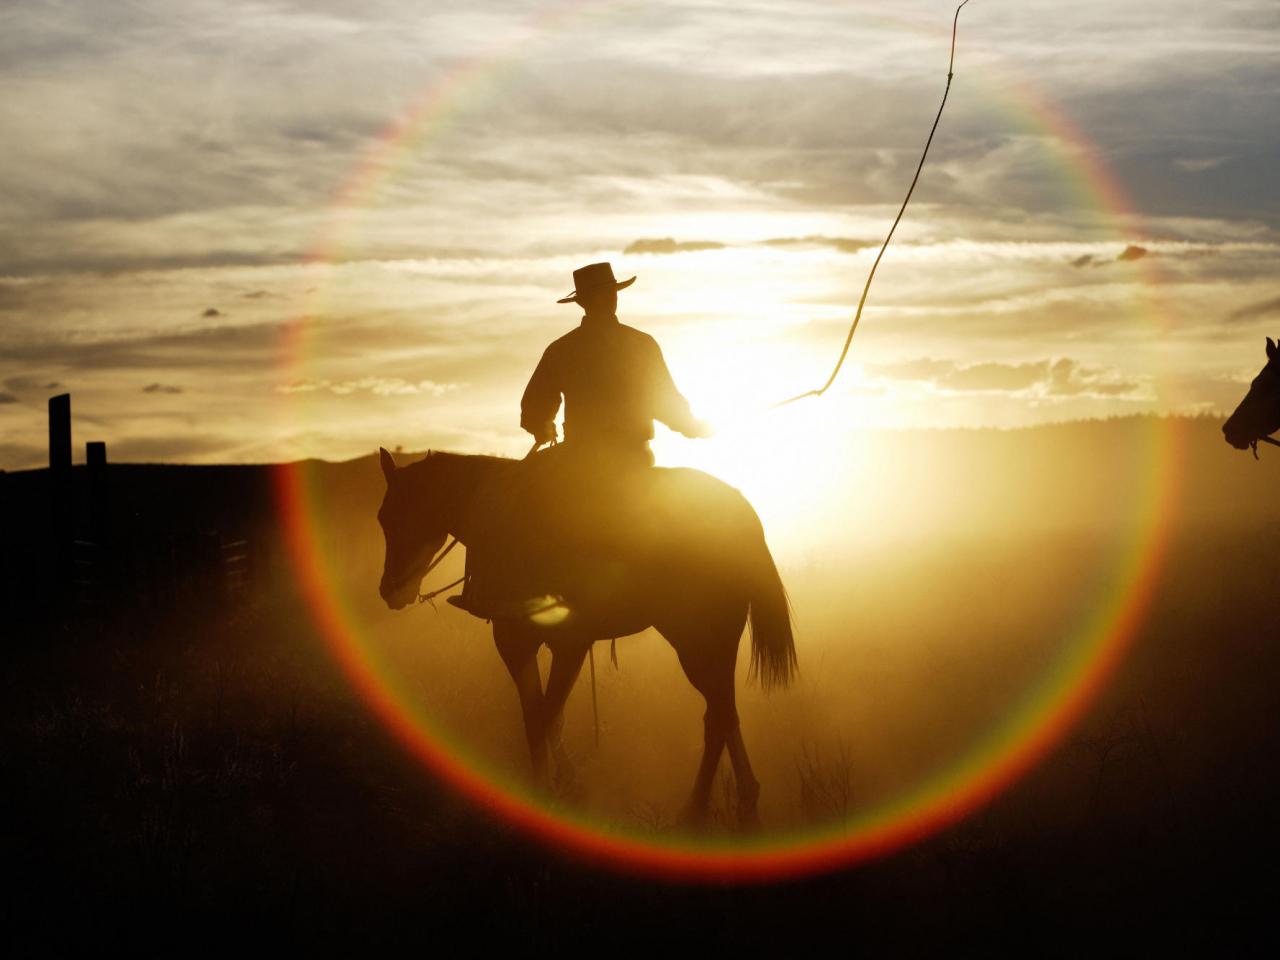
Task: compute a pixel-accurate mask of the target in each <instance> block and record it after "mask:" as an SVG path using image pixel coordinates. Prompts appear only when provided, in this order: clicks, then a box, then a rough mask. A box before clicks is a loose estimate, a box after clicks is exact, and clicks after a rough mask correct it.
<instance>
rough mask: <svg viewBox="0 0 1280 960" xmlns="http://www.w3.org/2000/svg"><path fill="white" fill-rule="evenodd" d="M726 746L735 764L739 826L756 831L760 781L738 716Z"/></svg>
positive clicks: (730, 760)
mask: <svg viewBox="0 0 1280 960" xmlns="http://www.w3.org/2000/svg"><path fill="white" fill-rule="evenodd" d="M726 745H727V746H728V748H729V762H730V763H732V764H733V779H734V782H735V783H736V784H737V786H738V825H739V826H740V827H742V828H743V829H744V830H754V829H756V828H757V827H759V826H760V814H759V810H758V804H759V800H760V781H759V780H757V779H756V775H755V773H754V772H753V771H752V769H751V760H750V758H748V757H747V745H746V744H745V743H743V742H742V726H741V725H740V724H739V723H738V720H737V717H736V716H735V717H734V723H733V729H732V730H730V731H729V736H728V739H727V741H726Z"/></svg>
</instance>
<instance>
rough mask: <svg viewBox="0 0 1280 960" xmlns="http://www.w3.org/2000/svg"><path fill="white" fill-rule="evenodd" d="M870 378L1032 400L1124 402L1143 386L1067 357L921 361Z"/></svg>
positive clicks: (884, 368)
mask: <svg viewBox="0 0 1280 960" xmlns="http://www.w3.org/2000/svg"><path fill="white" fill-rule="evenodd" d="M867 372H868V373H869V374H871V375H872V376H873V377H884V378H888V379H894V380H911V381H915V382H921V383H931V384H932V385H933V386H934V387H935V388H936V389H938V390H943V391H949V392H953V393H1007V394H1026V395H1030V396H1038V397H1048V398H1062V397H1094V398H1122V397H1132V396H1134V395H1136V394H1137V393H1138V392H1139V391H1140V390H1141V387H1142V384H1141V383H1139V382H1138V381H1136V380H1131V379H1125V378H1122V377H1120V376H1118V375H1117V374H1116V372H1115V371H1112V370H1107V369H1104V368H1101V367H1087V366H1083V365H1081V364H1079V363H1077V362H1076V361H1075V360H1072V359H1070V358H1068V357H1062V358H1060V359H1058V360H1037V361H1029V362H1026V363H1004V362H1000V361H984V362H981V363H969V364H959V363H956V362H954V361H951V360H934V359H931V358H927V357H926V358H921V359H918V360H910V361H906V362H903V363H895V364H880V365H872V366H870V367H868V368H867Z"/></svg>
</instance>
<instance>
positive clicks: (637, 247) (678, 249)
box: [622, 237, 724, 254]
mask: <svg viewBox="0 0 1280 960" xmlns="http://www.w3.org/2000/svg"><path fill="white" fill-rule="evenodd" d="M723 247H724V244H723V243H717V242H716V241H714V240H673V239H672V238H671V237H662V238H660V239H654V240H633V241H632V242H631V243H629V244H627V246H626V247H625V248H624V249H623V251H622V252H623V253H624V254H625V253H650V254H669V253H691V252H693V251H696V250H720V249H723Z"/></svg>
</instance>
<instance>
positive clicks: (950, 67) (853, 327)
mask: <svg viewBox="0 0 1280 960" xmlns="http://www.w3.org/2000/svg"><path fill="white" fill-rule="evenodd" d="M968 2H969V0H964V2H963V3H961V4H960V6H958V7H956V14H955V17H953V18H952V20H951V59H950V60H948V61H947V86H946V89H944V90H943V91H942V103H940V104H938V115H937V116H935V117H934V118H933V126H932V127H931V128H930V129H929V139H928V140H926V141H925V143H924V151H923V152H922V153H921V154H920V162H919V163H918V164H916V175H915V176H914V177H912V178H911V186H910V187H908V188H907V195H906V197H904V198H903V200H902V206H901V207H899V208H898V215H897V216H896V217H894V218H893V226H891V227H890V228H889V235H888V236H887V237H885V238H884V243H882V244H880V252H879V253H877V254H876V259H875V262H874V263H872V264H871V272H870V273H868V274H867V282H866V284H865V285H864V286H863V288H862V296H861V297H860V298H859V299H858V309H857V312H856V313H854V315H853V323H851V324H850V325H849V335H848V336H846V337H845V338H844V348H843V349H842V350H841V351H840V359H839V360H837V361H836V365H835V368H834V369H833V370H832V371H831V376H829V377H827V382H826V383H824V384H823V385H822V386H821V387H819V388H818V389H817V390H809V391H806V392H805V393H799V394H796V395H795V396H794V397H789V398H787V399H786V400H782V401H779V402H778V403H775V404H774V405H773V406H774V407H775V408H776V407H785V406H786V405H787V404H789V403H795V402H796V401H797V400H803V399H804V398H805V397H820V396H822V395H823V394H824V393H826V392H827V389H828V388H829V387H830V386H831V385H832V384H833V383H835V382H836V376H837V375H838V374H839V373H840V368H841V367H842V366H844V360H845V357H847V356H848V355H849V346H850V344H852V343H853V335H854V334H855V333H856V332H857V330H858V321H859V320H861V319H862V308H863V306H865V305H866V302H867V293H868V292H870V290H871V281H872V280H874V279H875V276H876V267H878V266H880V258H881V257H883V256H884V252H885V250H887V249H888V247H889V241H890V240H892V239H893V232H894V231H895V230H897V229H898V223H899V222H900V221H901V220H902V215H903V214H904V213H906V211H907V204H908V203H910V202H911V194H912V193H914V192H915V189H916V183H917V182H918V181H919V179H920V171H921V170H923V169H924V160H925V157H927V156H929V145H930V144H932V143H933V135H934V133H935V132H936V131H937V129H938V121H939V120H941V119H942V109H943V107H945V106H946V105H947V94H948V93H950V92H951V78H952V77H953V76H955V70H954V67H955V63H956V28H957V26H958V25H959V23H960V10H961V9H962V8H963V7H964V5H965V4H966V3H968Z"/></svg>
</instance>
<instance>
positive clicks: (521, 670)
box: [493, 620, 548, 786]
mask: <svg viewBox="0 0 1280 960" xmlns="http://www.w3.org/2000/svg"><path fill="white" fill-rule="evenodd" d="M493 639H494V643H495V645H496V646H497V648H498V655H499V656H501V657H502V662H503V664H505V665H506V668H507V672H508V673H510V674H511V679H512V680H514V681H515V684H516V692H517V693H518V694H519V696H520V714H521V717H522V718H523V720H524V735H525V740H526V742H527V743H528V745H529V760H530V762H531V764H532V766H533V782H534V783H535V784H536V785H538V786H543V785H545V784H546V782H547V779H548V778H547V767H548V763H547V731H546V729H545V726H544V724H543V719H542V718H543V715H544V713H545V706H544V701H545V697H544V695H543V692H542V676H541V674H540V673H539V672H538V640H537V638H536V637H533V636H531V635H530V634H529V633H528V632H527V630H524V629H521V625H520V624H517V623H513V622H510V621H506V620H495V621H494V622H493Z"/></svg>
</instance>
